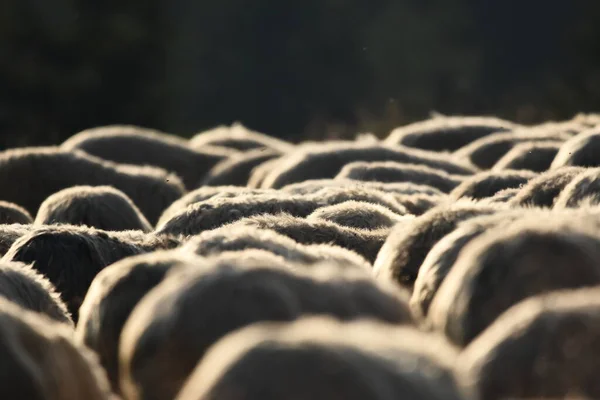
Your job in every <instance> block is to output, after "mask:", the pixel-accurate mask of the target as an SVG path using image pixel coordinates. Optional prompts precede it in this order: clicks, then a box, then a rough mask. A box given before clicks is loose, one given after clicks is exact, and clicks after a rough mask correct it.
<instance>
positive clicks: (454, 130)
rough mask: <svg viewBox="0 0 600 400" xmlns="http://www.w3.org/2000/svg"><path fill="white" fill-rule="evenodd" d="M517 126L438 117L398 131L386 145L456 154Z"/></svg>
mask: <svg viewBox="0 0 600 400" xmlns="http://www.w3.org/2000/svg"><path fill="white" fill-rule="evenodd" d="M518 127H520V125H517V124H515V123H513V122H509V121H505V120H502V119H498V118H494V117H470V116H469V117H465V116H449V117H447V116H438V117H434V118H431V119H429V120H425V121H420V122H415V123H412V124H409V125H405V126H401V127H399V128H396V129H395V130H393V131H392V133H390V135H389V136H388V137H387V139H385V143H387V144H390V145H403V146H408V147H415V148H418V149H423V150H431V151H454V150H458V149H459V148H461V147H463V146H466V145H467V144H469V143H471V142H472V141H474V140H477V139H480V138H482V137H485V136H488V135H491V134H492V133H499V132H506V131H511V130H514V129H516V128H518Z"/></svg>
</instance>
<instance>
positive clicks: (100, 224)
mask: <svg viewBox="0 0 600 400" xmlns="http://www.w3.org/2000/svg"><path fill="white" fill-rule="evenodd" d="M52 224H69V225H86V226H90V227H94V228H98V229H103V230H107V231H125V230H141V231H144V232H149V231H151V230H152V227H151V226H150V223H149V222H148V220H147V219H146V217H144V215H143V214H142V212H141V211H140V210H139V208H137V206H136V205H135V204H133V202H132V201H131V199H130V198H129V197H127V195H125V194H124V193H123V192H121V191H120V190H117V189H115V188H113V187H110V186H74V187H71V188H68V189H64V190H61V191H59V192H57V193H54V194H53V195H51V196H49V197H48V198H47V199H46V200H44V202H43V203H42V204H41V205H40V209H39V210H38V213H37V215H36V217H35V225H52Z"/></svg>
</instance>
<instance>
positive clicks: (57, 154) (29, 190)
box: [0, 147, 184, 224]
mask: <svg viewBox="0 0 600 400" xmlns="http://www.w3.org/2000/svg"><path fill="white" fill-rule="evenodd" d="M76 185H89V186H102V185H108V186H113V187H114V188H116V189H118V190H121V191H122V192H123V193H125V194H126V195H127V196H129V198H130V199H131V200H132V201H133V202H134V203H135V204H136V205H137V206H138V207H139V208H140V210H141V211H142V213H143V214H144V216H145V217H146V218H147V219H148V221H150V223H151V224H155V223H156V221H157V220H158V217H159V216H160V214H161V213H162V211H163V210H164V209H165V208H167V206H169V205H170V204H171V203H172V202H173V201H175V200H176V199H178V198H179V197H181V196H182V195H183V193H184V188H183V184H182V183H181V181H180V179H179V178H178V177H177V176H176V175H173V174H169V173H167V172H166V171H164V170H162V169H160V168H155V167H136V166H131V165H121V164H115V163H111V162H108V161H103V160H101V159H100V158H97V157H93V156H90V155H87V154H86V153H84V152H82V151H79V150H74V151H71V152H69V151H66V150H61V149H58V148H55V147H31V148H24V149H11V150H5V151H2V152H0V187H1V188H2V197H3V199H4V200H6V201H10V202H14V203H16V204H19V205H21V206H22V207H24V208H25V209H26V210H27V211H28V212H30V213H31V214H35V213H37V211H38V208H39V206H40V204H41V203H42V202H43V201H44V200H45V199H46V198H47V197H48V196H50V195H51V194H53V193H56V192H58V191H59V190H62V189H66V188H68V187H71V186H76Z"/></svg>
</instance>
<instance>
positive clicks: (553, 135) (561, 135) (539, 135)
mask: <svg viewBox="0 0 600 400" xmlns="http://www.w3.org/2000/svg"><path fill="white" fill-rule="evenodd" d="M569 138H571V134H569V133H568V132H563V131H558V132H556V131H552V130H551V131H548V132H545V131H544V130H538V129H534V128H533V129H531V128H530V129H520V130H517V131H513V132H505V133H495V134H492V135H489V136H486V137H484V138H481V139H478V140H475V141H473V142H471V143H470V144H468V145H466V146H464V147H461V148H460V149H458V150H456V151H455V152H454V153H453V156H454V158H455V159H456V160H458V161H461V162H470V163H472V164H473V165H475V166H476V167H478V168H481V169H490V168H492V167H493V166H494V164H496V163H497V162H498V160H500V159H501V158H502V157H503V156H504V155H505V154H506V153H508V152H509V151H510V150H511V149H512V148H513V147H514V146H516V145H517V144H520V143H556V142H557V141H563V142H564V141H566V140H568V139H569Z"/></svg>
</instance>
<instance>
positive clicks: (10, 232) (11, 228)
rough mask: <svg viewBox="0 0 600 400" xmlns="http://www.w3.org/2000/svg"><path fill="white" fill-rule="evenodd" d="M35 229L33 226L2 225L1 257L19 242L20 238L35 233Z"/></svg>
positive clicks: (0, 236)
mask: <svg viewBox="0 0 600 400" xmlns="http://www.w3.org/2000/svg"><path fill="white" fill-rule="evenodd" d="M34 229H35V227H34V226H33V225H31V224H27V225H22V224H10V225H1V224H0V257H1V256H4V254H6V252H7V251H8V249H10V247H11V246H12V245H13V243H14V242H16V241H17V239H18V238H20V237H21V236H24V235H25V234H27V233H29V232H31V231H33V230H34Z"/></svg>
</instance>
